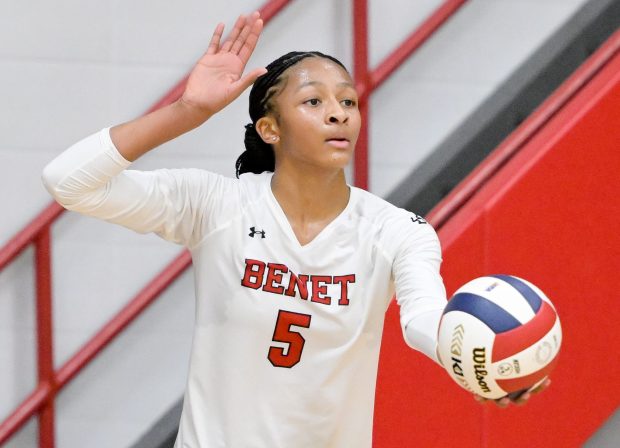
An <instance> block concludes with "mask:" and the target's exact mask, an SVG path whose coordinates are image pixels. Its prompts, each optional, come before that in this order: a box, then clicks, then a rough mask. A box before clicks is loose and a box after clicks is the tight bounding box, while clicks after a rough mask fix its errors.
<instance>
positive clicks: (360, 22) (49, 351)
mask: <svg viewBox="0 0 620 448" xmlns="http://www.w3.org/2000/svg"><path fill="white" fill-rule="evenodd" d="M352 1H353V16H354V17H353V23H354V46H355V52H354V78H355V83H356V86H357V88H358V90H359V93H360V108H361V112H362V118H363V125H362V130H361V133H360V139H359V140H358V144H357V147H356V155H355V161H354V176H355V183H356V185H357V186H359V187H361V188H365V189H367V188H368V127H367V124H368V119H367V118H368V101H367V100H368V97H369V96H370V94H371V93H372V92H373V91H374V90H376V89H377V88H378V87H379V86H380V85H381V84H382V83H383V82H384V81H385V80H386V79H387V78H388V77H389V76H390V75H391V73H392V72H394V70H396V68H398V67H399V66H400V65H401V64H402V63H403V62H404V61H405V60H406V59H407V58H408V57H409V56H410V55H411V54H412V53H413V52H414V51H415V50H416V49H417V48H419V47H420V45H422V44H423V43H424V42H425V41H426V40H427V39H428V38H429V37H430V36H431V35H432V33H433V32H434V31H435V30H436V29H437V28H438V27H440V26H441V25H442V24H443V23H444V22H445V21H446V20H448V19H449V18H450V16H451V15H452V14H454V13H455V12H456V11H457V10H458V9H459V8H460V7H461V6H463V4H465V3H466V2H467V0H448V1H445V2H444V3H443V4H442V5H441V6H440V7H439V8H438V9H437V10H436V11H435V12H434V13H433V14H432V15H431V16H430V17H429V18H428V19H427V20H426V21H424V23H422V25H421V26H420V27H418V28H417V29H416V30H415V31H414V32H413V33H412V34H410V35H409V36H408V37H407V38H406V39H405V41H404V42H403V43H402V44H401V45H400V46H399V47H398V48H397V49H396V50H395V51H394V52H392V53H391V54H390V55H389V56H388V57H386V58H385V59H384V60H383V61H382V62H381V63H380V64H379V65H378V66H377V68H375V69H373V70H370V69H369V67H368V6H367V0H352ZM289 3H291V0H271V1H268V2H267V3H266V4H265V5H263V6H262V8H261V9H260V12H261V16H262V17H263V20H264V21H265V23H267V22H269V21H270V20H271V19H272V18H273V17H274V16H275V15H277V14H278V13H279V12H280V11H281V10H282V9H283V8H284V7H285V6H287V5H288V4H289ZM186 82H187V77H185V78H184V79H182V80H181V81H180V82H179V83H178V84H177V85H175V86H174V87H173V88H172V89H171V90H170V91H169V92H168V93H167V94H166V95H165V96H164V97H163V98H162V99H161V100H159V101H158V102H157V103H155V104H154V105H153V106H152V107H151V108H150V109H149V110H148V111H147V112H146V113H149V112H151V111H153V110H156V109H158V108H160V107H162V106H165V105H167V104H170V103H172V102H174V101H176V100H177V99H178V98H179V97H180V95H181V93H182V92H183V89H184V87H185V83H186ZM63 212H64V209H63V208H62V207H61V206H59V205H58V204H57V203H55V202H54V203H51V204H50V205H49V206H47V207H46V208H45V209H44V210H43V211H42V212H41V213H40V214H39V215H37V216H36V217H35V218H34V219H33V220H32V221H31V222H30V224H28V225H27V226H26V227H25V228H24V229H23V230H22V231H20V232H19V233H18V234H17V235H15V236H14V237H13V238H12V239H11V240H10V241H9V242H8V243H7V244H6V245H5V246H4V247H3V248H2V249H1V250H0V271H1V270H2V269H4V268H5V267H6V266H7V265H8V264H9V263H11V262H12V261H13V260H15V259H16V258H17V257H18V256H19V255H20V254H21V253H22V252H23V251H24V250H25V249H26V248H27V247H29V246H30V245H31V244H33V245H34V246H35V265H36V285H37V287H36V295H37V300H36V302H37V359H38V385H37V387H36V388H35V390H34V391H33V392H32V393H31V394H30V395H29V396H28V397H27V398H26V399H25V400H24V401H23V402H22V403H21V404H20V405H19V406H18V407H17V408H16V409H15V411H14V412H13V413H12V414H11V415H9V417H8V418H7V419H6V420H5V421H4V422H2V423H1V424H0V444H3V443H4V442H6V441H7V440H9V438H11V437H12V436H13V435H14V434H15V433H16V432H17V431H18V430H19V429H20V428H21V427H22V426H23V425H24V424H25V423H26V422H27V421H28V420H29V419H30V418H31V417H32V416H33V415H34V414H35V413H37V412H38V413H39V446H40V447H41V448H53V447H54V440H55V435H54V400H55V397H56V395H57V394H58V392H59V391H60V390H61V389H62V388H63V387H64V386H65V385H66V384H67V383H68V382H69V381H71V379H72V378H73V377H74V376H75V375H77V374H78V373H79V372H80V371H81V370H82V369H83V368H84V367H85V366H86V365H87V364H88V363H89V362H90V361H91V360H92V359H93V358H94V357H95V356H97V354H98V353H99V352H101V351H102V350H103V349H104V348H105V347H106V346H107V345H108V344H109V343H110V342H111V341H112V340H113V339H114V338H115V337H116V336H117V335H118V334H119V333H120V332H121V331H123V329H124V328H126V327H127V326H128V325H129V324H130V323H131V322H133V320H134V319H135V318H136V317H138V316H139V315H140V314H141V313H142V311H143V310H144V309H145V308H146V307H148V306H149V305H150V304H151V303H152V302H153V301H154V300H155V299H156V298H157V297H158V296H159V295H160V294H161V293H162V292H163V291H164V290H165V289H166V288H167V287H168V286H170V284H172V283H173V282H174V281H175V280H176V279H177V278H178V277H179V276H180V274H181V273H183V272H184V271H185V269H187V267H188V266H189V265H190V263H191V259H190V255H189V253H188V252H187V251H183V252H182V253H181V254H179V255H178V256H177V257H176V258H175V259H174V260H173V261H172V262H171V263H170V264H169V265H168V266H167V267H166V268H165V269H163V270H162V271H161V272H160V273H159V274H158V275H157V276H156V277H155V278H154V280H152V281H151V282H150V283H149V284H148V285H147V286H146V287H145V288H144V289H142V290H141V291H140V292H139V293H138V294H137V295H136V296H135V297H134V298H133V299H132V300H131V301H130V302H129V304H128V305H126V306H125V308H123V309H122V310H121V311H120V312H119V313H118V314H117V315H116V316H114V317H113V318H112V319H111V320H110V321H109V322H108V323H107V324H106V325H105V326H104V327H103V328H102V329H101V330H100V331H99V332H98V333H97V334H96V335H95V336H94V337H93V338H92V339H90V341H89V342H87V343H86V344H85V345H84V346H83V347H81V348H80V349H79V350H78V351H77V353H76V354H75V355H74V356H73V357H71V358H70V359H69V360H68V361H67V362H66V363H65V364H64V365H63V366H62V367H60V369H58V371H55V370H54V362H53V338H52V336H53V331H52V329H53V326H52V288H51V285H52V284H51V256H50V227H51V225H52V224H53V223H54V222H55V221H56V220H57V219H58V218H59V216H60V215H61V214H62V213H63Z"/></svg>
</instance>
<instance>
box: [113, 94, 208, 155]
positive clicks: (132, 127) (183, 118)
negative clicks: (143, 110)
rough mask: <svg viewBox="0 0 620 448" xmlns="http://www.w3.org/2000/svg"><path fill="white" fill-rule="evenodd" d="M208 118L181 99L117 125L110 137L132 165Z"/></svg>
mask: <svg viewBox="0 0 620 448" xmlns="http://www.w3.org/2000/svg"><path fill="white" fill-rule="evenodd" d="M208 118H209V115H206V114H205V113H204V112H200V111H197V110H196V109H195V108H193V107H192V106H189V105H187V104H186V103H184V102H183V101H181V100H178V101H175V102H174V103H172V104H169V105H167V106H164V107H162V108H160V109H157V110H156V111H154V112H151V113H149V114H147V115H144V116H142V117H139V118H136V119H135V120H131V121H128V122H126V123H123V124H120V125H118V126H114V127H112V128H111V129H110V137H111V138H112V142H113V143H114V146H116V148H117V149H118V152H119V153H120V154H121V155H122V156H123V157H124V158H125V159H127V160H128V161H130V162H133V161H134V160H136V159H137V158H139V157H140V156H142V155H144V154H145V153H147V152H148V151H150V150H152V149H154V148H156V147H158V146H160V145H162V144H164V143H166V142H167V141H170V140H173V139H175V138H176V137H179V136H180V135H182V134H184V133H186V132H188V131H191V130H192V129H195V128H197V127H198V126H200V125H201V124H202V123H204V122H205V121H206V120H207V119H208Z"/></svg>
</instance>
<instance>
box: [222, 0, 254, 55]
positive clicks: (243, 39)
mask: <svg viewBox="0 0 620 448" xmlns="http://www.w3.org/2000/svg"><path fill="white" fill-rule="evenodd" d="M262 31H263V21H262V20H261V18H260V13H259V12H258V11H255V12H253V13H252V14H250V15H249V16H248V17H247V18H246V17H245V16H243V15H241V16H239V18H238V19H237V21H236V22H235V26H234V27H233V30H232V31H231V33H230V36H228V38H227V39H226V42H224V44H223V45H222V47H221V48H220V52H229V53H233V54H236V55H239V57H240V58H241V60H242V61H243V62H244V63H246V62H247V61H248V60H249V59H250V56H251V55H252V52H253V51H254V48H256V43H257V42H258V38H259V36H260V34H261V32H262Z"/></svg>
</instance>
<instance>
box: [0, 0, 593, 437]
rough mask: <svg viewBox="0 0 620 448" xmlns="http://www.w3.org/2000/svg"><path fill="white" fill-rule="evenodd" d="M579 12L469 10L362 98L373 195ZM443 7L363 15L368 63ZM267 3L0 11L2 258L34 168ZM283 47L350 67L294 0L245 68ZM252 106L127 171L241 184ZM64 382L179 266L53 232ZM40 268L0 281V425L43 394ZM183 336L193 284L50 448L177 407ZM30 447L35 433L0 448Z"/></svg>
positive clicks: (115, 352)
mask: <svg viewBox="0 0 620 448" xmlns="http://www.w3.org/2000/svg"><path fill="white" fill-rule="evenodd" d="M584 2H585V0H545V1H542V0H471V1H470V2H469V3H468V5H467V6H465V7H463V8H462V9H461V11H460V12H459V13H458V14H457V16H455V17H454V18H453V19H452V20H451V21H450V22H449V23H448V24H446V26H445V27H443V28H442V29H441V31H440V32H439V33H437V35H436V36H435V37H434V38H433V39H431V40H430V41H429V42H428V43H427V44H426V45H425V47H424V48H423V49H422V50H420V52H419V53H418V54H417V55H416V56H415V57H414V58H412V59H411V60H410V61H408V62H407V63H406V64H405V65H404V66H403V67H402V69H400V70H399V71H398V72H397V73H396V74H395V77H394V78H393V79H392V80H390V81H388V83H386V85H385V86H383V87H382V88H381V90H380V91H378V92H377V93H376V94H375V96H374V97H373V98H372V100H371V108H372V109H371V120H372V121H371V133H370V142H371V154H372V156H371V190H372V191H373V192H375V193H377V194H379V195H385V194H387V193H388V192H389V191H390V189H391V188H392V187H393V186H394V185H396V184H397V183H398V181H399V179H401V178H402V177H403V176H404V175H406V173H408V172H409V171H410V170H411V169H412V168H413V167H415V166H416V164H417V163H419V162H420V161H421V160H422V159H423V158H424V157H425V156H426V155H427V154H428V153H429V152H430V151H432V149H433V148H434V147H435V146H436V145H437V143H438V142H440V141H441V140H442V138H443V137H444V136H446V135H448V134H449V133H450V132H451V131H452V130H453V129H454V128H455V127H456V126H458V125H459V123H461V122H462V120H464V119H465V118H466V117H467V115H468V114H469V113H470V112H471V111H472V110H474V109H475V108H476V107H477V106H478V105H479V104H480V102H482V101H484V99H485V98H486V97H487V96H488V95H489V94H490V93H492V92H493V91H494V89H495V88H496V86H497V85H499V84H500V83H501V82H502V80H504V79H505V78H506V77H507V76H508V75H509V74H510V73H511V72H512V71H513V70H514V69H515V67H517V66H518V65H519V64H520V63H522V62H523V61H524V60H525V59H526V58H527V57H528V55H529V54H531V53H532V52H533V51H534V50H535V49H536V48H537V47H538V46H539V45H540V44H541V43H542V42H543V41H544V40H545V39H546V38H547V37H548V36H549V35H551V34H552V33H553V32H554V30H556V29H557V28H558V27H559V26H560V25H561V24H562V23H564V22H565V21H566V20H567V19H568V18H569V17H570V16H571V14H572V13H573V12H574V11H575V10H576V9H577V8H579V7H580V6H581V5H582V4H583V3H584ZM441 3H442V1H441V0H416V1H415V2H411V1H410V0H393V1H390V2H384V1H382V0H372V1H370V14H371V22H370V33H371V41H370V52H371V54H370V60H371V63H372V64H373V65H375V64H376V63H377V62H378V61H380V60H381V59H382V58H383V57H385V56H386V55H387V54H388V53H389V51H390V49H392V48H393V47H394V46H395V45H396V44H397V43H398V42H400V41H401V40H402V39H403V38H404V37H405V36H406V35H407V34H408V33H409V32H410V31H411V30H412V28H413V27H414V26H415V25H416V24H417V23H420V22H421V21H422V20H423V19H424V17H425V16H426V15H427V14H428V13H430V12H431V11H433V10H434V8H436V7H437V6H438V5H439V4H441ZM262 4H263V2H262V1H259V0H228V1H224V0H200V1H198V0H181V1H177V2H169V1H163V0H150V1H146V0H131V1H126V0H125V1H121V0H110V1H106V2H83V1H77V0H57V1H54V2H45V1H42V0H33V1H29V2H23V1H18V0H5V1H4V2H2V7H1V12H0V99H1V102H0V207H1V210H2V212H1V214H0V245H4V244H5V243H6V242H7V241H8V240H9V239H10V237H11V236H12V235H14V234H15V232H17V231H18V230H19V229H21V228H22V227H23V226H24V225H25V224H26V223H27V222H29V220H30V219H31V218H32V217H34V216H35V215H36V213H37V212H38V211H40V210H41V209H42V207H43V206H44V205H46V204H47V203H48V202H49V201H50V197H49V195H48V194H47V193H46V192H45V191H44V189H43V187H42V185H41V182H40V172H41V170H42V168H43V166H44V165H45V164H46V163H47V162H48V161H49V160H50V159H51V158H53V157H54V156H55V155H56V154H58V153H59V152H60V151H62V150H63V149H64V148H65V147H67V146H68V145H69V144H71V143H73V142H75V141H77V140H78V139H80V138H82V137H84V136H86V135H88V134H89V133H91V132H94V131H96V130H98V129H100V128H101V127H104V126H109V125H112V124H115V123H118V122H122V121H124V120H128V119H131V118H133V117H135V116H136V115H138V114H141V113H142V112H144V111H145V110H146V109H148V108H149V107H150V106H151V105H152V104H153V103H154V102H155V101H156V100H157V99H158V98H159V97H160V96H161V95H162V94H163V93H165V91H166V90H167V89H168V88H169V87H171V86H172V85H174V84H175V83H176V82H177V81H178V80H179V79H181V78H182V77H183V76H184V74H185V73H186V72H187V71H188V70H189V69H190V68H191V65H192V63H193V62H194V61H195V60H196V58H197V57H198V56H199V55H200V54H201V53H202V52H203V51H204V49H205V45H206V43H207V42H208V41H209V37H210V33H211V30H212V29H213V28H214V26H215V24H216V23H217V22H218V21H220V20H221V21H224V22H225V23H226V24H227V26H230V25H231V24H232V23H233V21H234V19H235V17H236V15H237V14H238V13H240V12H243V11H248V10H251V9H252V8H257V7H259V6H260V5H262ZM293 49H318V50H321V51H324V52H327V53H332V54H334V55H335V56H337V57H339V58H341V59H342V60H343V61H344V62H345V63H346V64H347V65H349V66H351V61H352V56H351V54H352V52H351V18H350V2H349V1H345V0H313V1H312V2H309V1H301V0H295V1H293V3H292V6H290V7H288V8H287V9H285V11H284V12H283V13H282V14H281V15H279V16H277V17H276V18H275V19H274V21H273V22H272V23H270V24H269V25H268V27H267V29H266V31H265V33H264V36H263V38H262V42H261V44H260V46H259V48H258V50H257V52H256V54H255V56H254V57H253V60H252V61H251V63H250V65H252V66H255V65H259V64H263V65H264V64H266V63H267V62H268V61H270V60H272V59H274V58H275V57H277V56H279V55H280V54H282V53H284V52H286V51H290V50H293ZM246 104H247V96H246V95H243V96H242V98H240V100H239V101H237V102H236V103H234V104H233V105H231V106H230V107H229V108H228V109H227V110H226V111H224V112H223V113H221V114H220V115H218V116H217V117H215V118H214V119H213V120H212V121H210V122H209V123H207V124H206V125H205V126H204V127H202V128H201V129H200V130H197V131H195V132H192V133H190V134H188V135H187V136H184V137H182V138H180V139H178V140H177V141H175V142H173V143H170V144H168V145H166V147H165V148H162V149H161V150H159V151H156V152H154V153H152V154H149V155H148V156H146V157H144V158H143V159H141V160H140V161H139V162H138V163H136V165H135V167H137V168H139V169H153V168H157V167H187V166H192V167H200V168H205V169H209V170H212V171H216V172H219V173H223V174H226V175H233V166H234V160H235V158H236V157H237V154H238V153H239V152H240V151H241V148H242V145H243V143H242V139H243V133H242V129H243V128H242V126H243V124H245V123H246V122H247V112H246ZM52 236H53V247H52V249H53V274H54V277H53V293H54V302H53V304H54V325H55V329H54V344H55V345H54V347H55V353H54V355H55V362H56V366H60V365H61V364H62V363H63V362H65V361H66V360H67V359H68V358H69V357H70V356H71V355H72V354H73V353H74V352H75V350H76V349H77V348H78V347H79V346H80V345H81V344H83V343H84V342H86V341H87V340H88V338H89V337H91V336H92V335H93V334H94V333H95V332H96V331H97V329H98V328H99V327H100V326H101V325H102V324H103V323H104V322H105V321H107V320H108V319H109V318H110V317H111V316H113V315H114V314H115V313H116V312H117V311H118V310H119V309H121V308H122V306H123V305H124V304H125V303H126V302H127V301H128V300H129V299H130V298H131V297H132V296H133V294H135V293H136V292H137V291H138V290H139V289H140V288H141V287H142V286H143V285H144V284H145V283H146V282H147V281H148V280H149V279H150V278H151V277H152V276H153V275H155V273H157V272H158V271H159V270H160V269H161V268H162V267H163V266H164V265H165V264H166V263H167V262H168V261H169V260H170V259H171V258H172V257H173V256H174V255H176V254H177V253H178V251H179V250H180V249H179V248H177V247H176V246H173V245H171V244H167V243H164V242H162V241H160V240H159V239H157V238H156V237H153V236H148V235H147V236H143V235H136V234H133V233H131V232H129V231H126V230H124V229H121V228H117V227H115V226H111V225H108V224H104V223H100V222H98V221H95V220H93V219H89V218H84V217H80V216H77V215H75V214H69V213H67V214H65V215H64V216H63V217H62V218H61V219H60V220H59V222H58V223H57V224H55V225H54V227H53V235H52ZM32 260H33V256H32V252H31V251H27V252H26V253H25V254H23V255H22V256H20V258H19V259H18V261H17V262H16V263H14V264H13V265H11V266H10V267H9V268H8V269H6V270H4V271H3V272H0V420H3V419H4V418H5V416H6V415H8V413H9V412H11V411H12V410H13V408H14V407H15V406H16V405H17V404H18V403H19V402H20V401H21V400H22V399H23V398H24V397H26V396H27V395H28V393H29V392H30V391H31V390H32V389H33V388H34V386H35V383H36V359H35V357H36V350H35V333H34V329H35V323H34V322H35V317H34V316H35V309H34V279H33V268H32V265H33V263H32ZM192 323H193V285H192V280H191V274H190V273H188V274H186V275H185V276H184V277H183V278H182V279H181V280H180V281H179V282H178V283H177V284H175V286H173V287H172V288H171V289H170V290H169V291H168V292H167V293H166V294H165V295H164V296H163V297H162V298H161V299H160V300H159V301H158V302H157V303H156V304H155V305H154V307H153V308H152V309H150V310H149V311H148V312H147V313H146V314H145V315H144V316H143V317H142V318H141V319H140V320H139V321H138V322H137V323H136V324H134V325H132V326H131V327H130V328H129V330H128V331H127V332H126V333H125V334H124V335H123V336H122V337H121V338H120V339H119V340H118V341H117V342H115V343H114V344H113V345H112V346H111V347H110V348H109V349H108V350H106V351H105V352H104V353H103V355H102V356H101V357H100V358H98V359H97V360H95V361H94V362H93V364H91V366H90V367H88V368H87V370H86V371H84V372H83V373H82V374H81V375H79V376H78V377H77V379H76V380H75V382H73V383H71V384H70V385H69V386H68V388H67V389H65V390H64V391H63V392H62V394H61V395H60V396H59V400H58V402H57V415H56V416H57V445H58V446H62V447H63V448H64V447H68V448H71V447H81V446H89V447H92V448H97V447H109V446H129V445H131V443H132V442H133V441H134V440H136V439H137V438H138V437H139V436H140V434H141V432H142V431H144V430H145V429H146V428H148V427H149V425H150V423H151V422H153V421H154V420H155V419H156V418H157V417H158V416H159V415H161V414H162V413H163V412H165V411H166V410H167V409H168V408H169V407H170V406H171V405H172V404H173V403H174V402H175V401H176V400H177V399H178V398H179V397H180V396H181V394H182V390H183V387H184V382H185V376H186V371H187V358H188V354H189V346H190V343H191V326H192ZM35 445H36V421H34V420H33V421H32V422H31V423H30V424H29V425H28V426H27V427H26V428H25V429H24V430H23V431H22V432H20V433H19V434H17V435H16V437H15V438H13V439H12V440H11V442H9V443H8V444H7V447H11V448H17V447H24V446H35Z"/></svg>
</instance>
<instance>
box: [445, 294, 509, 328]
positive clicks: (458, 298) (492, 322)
mask: <svg viewBox="0 0 620 448" xmlns="http://www.w3.org/2000/svg"><path fill="white" fill-rule="evenodd" d="M450 311H462V312H464V313H468V314H471V315H472V316H474V317H476V319H478V320H480V321H481V322H484V323H485V324H486V325H487V326H488V327H489V328H490V329H491V330H493V332H495V333H503V332H504V331H509V330H512V329H513V328H517V327H518V326H519V325H521V322H519V321H518V320H517V319H515V317H514V316H513V315H512V314H510V313H508V312H507V311H506V310H505V309H503V308H502V307H500V306H498V305H496V304H495V303H493V302H491V301H490V300H487V299H485V298H484V297H482V296H479V295H476V294H471V293H469V292H460V293H458V294H455V295H454V296H453V297H452V298H451V299H450V300H449V301H448V304H447V305H446V308H445V309H444V311H443V314H446V313H448V312H450Z"/></svg>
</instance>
